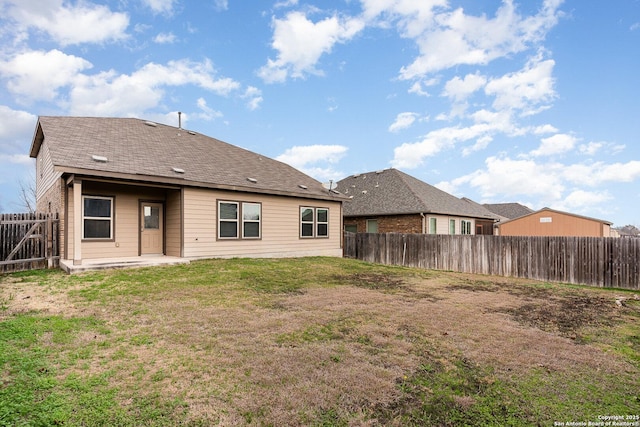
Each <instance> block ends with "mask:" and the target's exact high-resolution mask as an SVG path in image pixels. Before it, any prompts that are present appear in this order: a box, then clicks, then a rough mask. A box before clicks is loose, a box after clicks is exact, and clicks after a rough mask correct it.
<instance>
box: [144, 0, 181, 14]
mask: <svg viewBox="0 0 640 427" xmlns="http://www.w3.org/2000/svg"><path fill="white" fill-rule="evenodd" d="M174 2H175V0H142V3H144V4H145V5H146V6H147V7H148V8H149V9H151V10H152V11H153V13H164V14H171V13H172V12H173V4H174Z"/></svg>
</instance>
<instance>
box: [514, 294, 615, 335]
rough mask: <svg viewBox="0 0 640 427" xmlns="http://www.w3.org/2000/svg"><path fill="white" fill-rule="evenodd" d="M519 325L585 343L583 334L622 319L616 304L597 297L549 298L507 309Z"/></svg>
mask: <svg viewBox="0 0 640 427" xmlns="http://www.w3.org/2000/svg"><path fill="white" fill-rule="evenodd" d="M505 312H507V313H509V314H511V315H512V316H513V317H514V319H516V320H517V321H518V322H520V323H522V324H525V325H529V326H534V327H536V328H540V329H542V330H543V331H547V332H558V333H559V334H560V335H562V336H565V337H568V338H571V339H575V340H577V342H582V336H581V331H582V330H584V329H585V328H588V327H593V326H611V325H613V324H614V323H615V322H616V319H619V313H618V309H617V308H616V305H615V301H613V300H611V299H609V298H602V297H595V296H569V297H566V298H547V299H545V300H543V301H537V302H535V303H526V304H523V305H522V306H520V307H518V308H516V309H511V310H505Z"/></svg>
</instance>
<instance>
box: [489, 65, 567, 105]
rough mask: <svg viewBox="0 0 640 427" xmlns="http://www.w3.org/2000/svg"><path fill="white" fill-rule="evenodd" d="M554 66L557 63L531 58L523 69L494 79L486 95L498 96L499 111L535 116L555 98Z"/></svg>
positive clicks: (496, 101)
mask: <svg viewBox="0 0 640 427" xmlns="http://www.w3.org/2000/svg"><path fill="white" fill-rule="evenodd" d="M554 65H555V62H554V61H553V60H551V59H549V60H542V59H541V57H540V56H539V55H538V56H536V57H534V58H532V59H530V60H529V62H528V63H527V64H526V66H525V67H524V68H523V69H522V70H520V71H517V72H514V73H509V74H506V75H504V76H502V77H499V78H495V79H491V80H490V81H489V82H488V83H487V85H486V87H485V93H486V94H487V95H490V96H495V100H494V102H493V107H494V108H495V109H496V110H503V109H517V110H522V111H523V114H524V115H530V114H532V113H535V112H537V111H538V110H539V108H540V105H541V104H544V103H547V102H549V101H551V100H552V99H553V98H555V95H556V94H555V90H554V88H553V85H554V80H553V77H552V75H553V67H554Z"/></svg>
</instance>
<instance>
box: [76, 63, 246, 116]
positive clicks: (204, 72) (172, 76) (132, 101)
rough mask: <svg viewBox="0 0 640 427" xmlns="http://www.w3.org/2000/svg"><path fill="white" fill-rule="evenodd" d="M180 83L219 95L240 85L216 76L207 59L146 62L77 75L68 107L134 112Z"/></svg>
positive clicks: (100, 112) (85, 111)
mask: <svg viewBox="0 0 640 427" xmlns="http://www.w3.org/2000/svg"><path fill="white" fill-rule="evenodd" d="M182 85H195V86H198V87H200V88H202V89H206V90H209V91H211V92H214V93H216V94H218V95H221V96H227V95H228V94H229V93H230V92H232V91H235V90H238V89H239V88H240V84H239V83H238V82H236V81H234V80H233V79H230V78H216V76H215V71H214V69H213V66H212V64H211V62H210V61H208V60H205V61H203V62H193V61H189V60H178V61H169V62H168V63H167V64H166V65H160V64H154V63H149V64H146V65H145V66H144V67H142V68H141V69H139V70H138V71H135V72H134V73H132V74H131V75H126V74H123V75H118V74H117V73H116V72H115V71H106V72H101V73H99V74H96V75H93V76H85V75H81V76H78V77H77V79H76V82H75V86H74V87H73V88H72V89H71V91H70V106H69V110H70V112H71V114H75V115H84V114H88V115H97V116H114V115H125V116H132V115H137V114H140V113H141V112H144V111H145V110H147V109H149V108H153V107H155V106H157V105H158V104H159V103H160V100H161V99H162V97H163V96H164V88H165V87H169V86H182Z"/></svg>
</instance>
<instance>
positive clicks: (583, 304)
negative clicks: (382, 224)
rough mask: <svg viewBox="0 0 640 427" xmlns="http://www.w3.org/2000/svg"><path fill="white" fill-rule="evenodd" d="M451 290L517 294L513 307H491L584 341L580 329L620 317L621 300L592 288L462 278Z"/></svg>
mask: <svg viewBox="0 0 640 427" xmlns="http://www.w3.org/2000/svg"><path fill="white" fill-rule="evenodd" d="M450 289H451V290H453V291H468V292H474V293H496V294H501V295H505V294H506V295H510V296H515V297H518V300H519V301H520V303H519V304H518V305H517V306H515V307H502V308H497V309H494V310H493V311H495V312H501V313H506V314H509V315H511V316H512V318H513V319H514V320H516V321H517V322H519V323H520V324H522V325H526V326H530V327H535V328H538V329H541V330H542V331H545V332H552V333H558V334H559V335H561V336H563V337H566V338H570V339H573V340H576V342H578V343H581V342H583V341H584V340H583V339H584V336H583V331H585V330H587V329H588V328H591V327H599V326H612V325H614V324H615V323H616V322H617V321H618V320H620V315H621V310H620V308H621V307H622V303H621V302H620V300H618V303H617V304H616V301H617V300H616V298H615V297H614V296H611V297H603V296H599V295H595V294H594V293H593V292H592V291H591V290H588V289H582V290H565V291H564V292H562V293H560V292H558V291H557V290H555V291H554V290H553V289H549V288H546V287H542V286H541V285H538V284H531V285H526V284H516V283H509V282H500V281H498V282H490V281H480V280H464V281H463V282H461V283H456V284H453V285H451V286H450Z"/></svg>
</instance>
